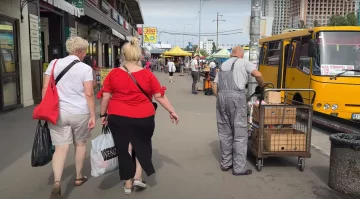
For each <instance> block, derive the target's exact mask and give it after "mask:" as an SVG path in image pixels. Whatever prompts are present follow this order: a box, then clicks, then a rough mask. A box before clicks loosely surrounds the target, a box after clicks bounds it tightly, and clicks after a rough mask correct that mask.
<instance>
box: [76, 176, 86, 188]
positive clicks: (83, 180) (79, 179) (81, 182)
mask: <svg viewBox="0 0 360 199" xmlns="http://www.w3.org/2000/svg"><path fill="white" fill-rule="evenodd" d="M86 181H88V177H86V176H83V177H82V178H78V179H76V180H75V186H77V187H79V186H81V185H83V184H84V183H85V182H86ZM76 182H80V183H76Z"/></svg>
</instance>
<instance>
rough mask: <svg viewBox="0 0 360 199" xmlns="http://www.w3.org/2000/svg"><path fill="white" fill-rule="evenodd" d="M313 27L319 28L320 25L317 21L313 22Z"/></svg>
mask: <svg viewBox="0 0 360 199" xmlns="http://www.w3.org/2000/svg"><path fill="white" fill-rule="evenodd" d="M313 25H314V27H319V26H321V25H320V23H319V21H318V20H317V19H315V20H314V24H313Z"/></svg>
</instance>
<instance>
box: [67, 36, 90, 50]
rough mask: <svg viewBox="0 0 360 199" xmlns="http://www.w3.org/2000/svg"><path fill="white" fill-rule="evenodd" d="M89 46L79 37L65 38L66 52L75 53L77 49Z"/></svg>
mask: <svg viewBox="0 0 360 199" xmlns="http://www.w3.org/2000/svg"><path fill="white" fill-rule="evenodd" d="M88 47H89V42H88V41H86V40H85V39H83V38H81V37H70V38H69V39H67V40H66V52H68V53H69V54H75V53H76V52H78V51H81V50H86V49H87V48H88Z"/></svg>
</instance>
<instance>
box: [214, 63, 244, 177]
mask: <svg viewBox="0 0 360 199" xmlns="http://www.w3.org/2000/svg"><path fill="white" fill-rule="evenodd" d="M237 60H238V59H236V60H235V61H234V63H233V64H232V66H231V70H229V71H223V70H222V68H221V67H220V70H219V80H218V97H217V102H216V118H217V126H218V131H219V138H220V147H221V156H222V158H221V167H222V168H230V167H231V166H232V167H233V172H234V173H243V172H245V171H246V169H245V165H246V153H247V141H248V132H247V106H246V103H247V102H246V91H245V89H244V90H240V89H239V88H238V86H237V85H236V84H235V81H234V75H233V71H234V65H235V63H236V61H237Z"/></svg>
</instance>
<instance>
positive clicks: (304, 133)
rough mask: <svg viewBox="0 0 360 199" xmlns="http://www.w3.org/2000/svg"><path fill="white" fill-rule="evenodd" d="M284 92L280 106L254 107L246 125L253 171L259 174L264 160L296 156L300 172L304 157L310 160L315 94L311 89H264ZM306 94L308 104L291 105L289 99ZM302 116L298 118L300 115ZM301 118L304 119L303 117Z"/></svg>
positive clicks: (254, 105) (264, 94)
mask: <svg viewBox="0 0 360 199" xmlns="http://www.w3.org/2000/svg"><path fill="white" fill-rule="evenodd" d="M268 92H280V93H284V96H285V97H284V98H282V100H281V103H280V104H263V103H262V101H260V102H259V104H258V105H257V104H253V112H252V121H251V120H250V122H249V125H250V126H251V129H250V132H249V134H250V137H249V141H248V149H249V151H251V152H252V153H253V154H254V155H255V156H256V159H257V161H256V169H257V170H258V171H261V168H262V167H263V164H264V158H267V157H297V158H298V168H299V170H300V171H304V169H305V158H310V157H311V152H310V151H311V131H312V117H313V103H314V100H315V96H316V93H315V91H314V90H312V89H266V90H265V91H264V93H263V95H262V99H263V96H266V93H268ZM293 93H308V96H309V97H308V98H307V100H305V101H306V102H308V103H300V102H293V101H292V99H288V98H287V97H288V96H293ZM300 115H301V116H300ZM304 115H305V116H306V117H304Z"/></svg>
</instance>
